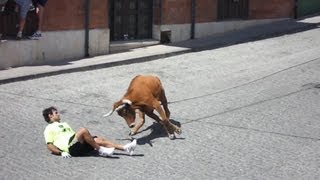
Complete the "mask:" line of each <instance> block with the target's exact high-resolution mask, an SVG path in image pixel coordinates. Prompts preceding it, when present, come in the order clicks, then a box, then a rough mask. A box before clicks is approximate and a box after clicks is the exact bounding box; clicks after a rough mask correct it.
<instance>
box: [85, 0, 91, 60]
mask: <svg viewBox="0 0 320 180" xmlns="http://www.w3.org/2000/svg"><path fill="white" fill-rule="evenodd" d="M89 25H90V0H86V6H85V37H84V38H85V39H84V56H85V57H89V56H90V55H89Z"/></svg>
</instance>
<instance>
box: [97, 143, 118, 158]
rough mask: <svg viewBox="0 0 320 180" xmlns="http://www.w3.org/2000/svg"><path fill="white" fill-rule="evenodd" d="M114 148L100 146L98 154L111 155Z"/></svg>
mask: <svg viewBox="0 0 320 180" xmlns="http://www.w3.org/2000/svg"><path fill="white" fill-rule="evenodd" d="M114 149H115V148H114V147H113V148H106V147H102V146H100V148H99V155H100V156H103V157H107V156H111V155H112V154H113V151H114Z"/></svg>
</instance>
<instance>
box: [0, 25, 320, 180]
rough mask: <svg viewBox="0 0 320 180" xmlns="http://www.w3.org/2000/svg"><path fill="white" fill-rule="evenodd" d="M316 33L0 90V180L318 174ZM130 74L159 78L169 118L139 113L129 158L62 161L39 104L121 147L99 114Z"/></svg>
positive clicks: (120, 135)
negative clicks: (171, 129)
mask: <svg viewBox="0 0 320 180" xmlns="http://www.w3.org/2000/svg"><path fill="white" fill-rule="evenodd" d="M319 34H320V30H319V29H312V30H308V31H305V32H300V33H297V34H291V35H284V36H280V37H276V38H270V39H266V40H261V41H255V42H248V43H243V44H239V45H234V46H229V47H224V48H220V49H214V50H206V51H200V52H195V53H188V54H183V55H178V56H174V57H170V58H166V59H159V60H155V61H151V62H143V63H137V64H131V65H123V66H117V67H109V68H105V69H98V70H91V71H84V72H75V73H70V74H61V75H56V76H51V77H43V78H39V79H33V80H27V81H21V82H13V83H9V84H3V85H1V86H0V95H1V99H0V106H1V109H0V115H1V116H0V117H1V122H2V125H1V129H0V140H1V141H0V142H1V144H2V147H1V149H0V159H1V161H0V177H1V179H5V180H6V179H10V180H12V179H45V178H46V179H122V180H123V179H139V180H140V179H159V180H160V179H161V180H163V179H231V178H236V179H319V177H320V173H319V165H320V125H319V119H320V111H319V107H320V88H319V86H320V85H319V84H320V51H319V47H320V36H319ZM137 74H155V75H158V76H159V77H160V78H161V79H162V81H163V84H164V87H165V89H166V93H167V98H168V100H169V102H170V104H169V108H170V110H171V114H172V116H171V118H172V119H173V120H174V121H176V122H178V123H180V124H181V126H182V130H183V133H182V134H181V135H180V136H178V137H177V139H176V140H169V139H168V138H167V137H165V133H164V132H163V131H162V129H161V127H160V126H159V125H158V124H155V123H153V121H152V120H150V119H147V121H146V124H145V126H144V128H143V130H144V131H143V132H142V133H140V134H138V135H136V136H135V137H136V138H137V140H138V147H137V149H136V151H135V153H134V156H127V155H126V154H125V153H122V152H118V154H115V155H114V157H113V158H102V157H96V156H88V157H82V158H71V159H62V158H61V157H59V156H54V155H51V154H50V153H49V151H48V150H47V149H46V146H45V143H44V138H43V130H44V127H45V126H46V122H45V121H44V120H43V118H42V116H41V111H42V109H43V108H45V107H48V106H51V105H54V106H57V107H58V108H59V109H60V111H61V112H62V115H61V117H62V120H64V121H67V122H68V123H69V124H70V125H71V126H72V127H74V128H75V129H77V128H79V127H82V126H85V127H88V128H89V130H90V131H91V132H92V133H93V134H95V135H102V136H105V137H108V138H110V139H112V140H115V141H117V142H119V143H123V144H124V143H128V142H129V140H128V139H127V134H128V132H129V129H128V128H127V126H126V124H125V122H124V120H122V119H120V117H118V116H117V115H116V114H114V115H113V116H111V117H108V118H103V117H102V115H103V114H104V113H106V112H108V110H109V109H110V108H111V106H112V103H113V102H114V101H116V100H118V99H119V98H121V97H122V95H123V93H124V92H125V90H126V88H127V86H128V84H129V82H130V80H131V79H132V78H133V77H134V76H135V75H137Z"/></svg>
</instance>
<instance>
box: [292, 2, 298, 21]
mask: <svg viewBox="0 0 320 180" xmlns="http://www.w3.org/2000/svg"><path fill="white" fill-rule="evenodd" d="M293 13H294V19H297V18H298V0H294V9H293Z"/></svg>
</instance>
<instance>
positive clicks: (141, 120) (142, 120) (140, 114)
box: [129, 109, 145, 136]
mask: <svg viewBox="0 0 320 180" xmlns="http://www.w3.org/2000/svg"><path fill="white" fill-rule="evenodd" d="M136 113H137V114H138V117H139V121H138V124H137V125H136V126H135V127H134V128H133V129H132V130H131V132H130V134H129V135H130V136H133V135H135V134H137V132H138V131H139V129H140V128H141V127H142V126H143V125H144V123H145V113H144V112H142V111H140V110H139V109H136Z"/></svg>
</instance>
